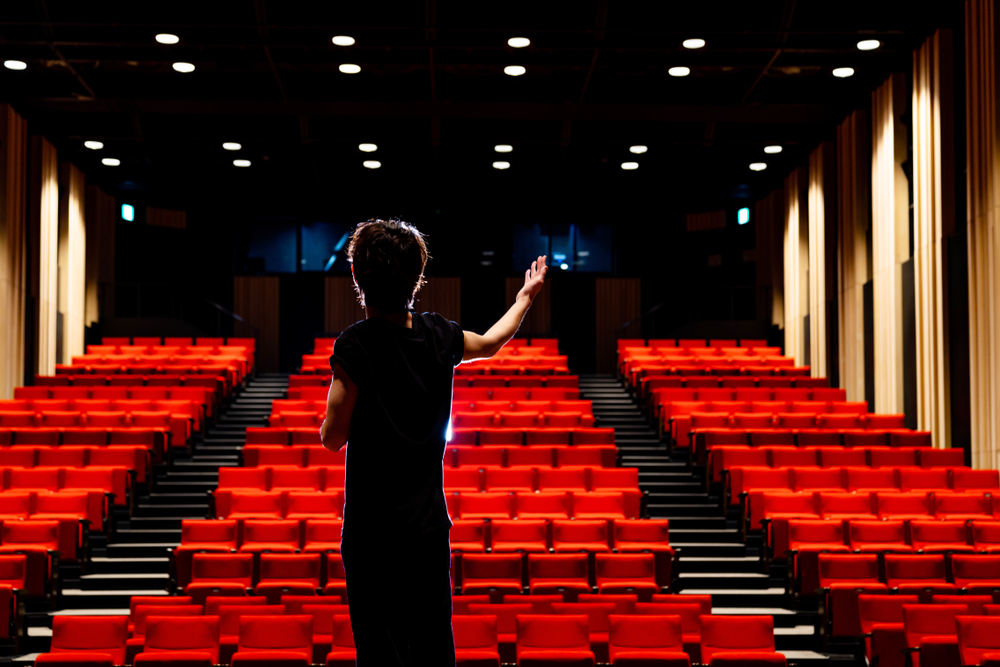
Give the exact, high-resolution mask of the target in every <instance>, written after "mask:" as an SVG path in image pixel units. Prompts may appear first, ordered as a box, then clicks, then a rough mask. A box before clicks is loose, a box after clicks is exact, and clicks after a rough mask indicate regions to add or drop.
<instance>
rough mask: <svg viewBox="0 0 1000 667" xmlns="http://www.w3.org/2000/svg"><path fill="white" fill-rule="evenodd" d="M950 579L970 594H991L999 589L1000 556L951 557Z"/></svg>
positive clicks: (994, 593) (994, 594) (956, 555)
mask: <svg viewBox="0 0 1000 667" xmlns="http://www.w3.org/2000/svg"><path fill="white" fill-rule="evenodd" d="M951 568H952V581H954V582H955V586H957V587H958V588H960V589H962V590H964V591H966V592H967V593H968V594H970V595H977V594H978V595H993V596H994V599H995V598H996V594H997V592H998V591H1000V556H993V555H989V556H987V555H975V556H967V555H959V554H955V555H954V556H952V557H951Z"/></svg>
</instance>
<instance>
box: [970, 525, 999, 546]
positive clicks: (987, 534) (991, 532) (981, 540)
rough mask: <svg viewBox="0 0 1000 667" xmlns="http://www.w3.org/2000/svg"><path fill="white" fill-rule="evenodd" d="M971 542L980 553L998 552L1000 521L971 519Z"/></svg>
mask: <svg viewBox="0 0 1000 667" xmlns="http://www.w3.org/2000/svg"><path fill="white" fill-rule="evenodd" d="M969 525H970V527H971V528H972V544H973V545H974V546H975V547H976V551H978V552H980V553H1000V521H973V522H971V523H970V524H969Z"/></svg>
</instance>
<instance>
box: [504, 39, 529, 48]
mask: <svg viewBox="0 0 1000 667" xmlns="http://www.w3.org/2000/svg"><path fill="white" fill-rule="evenodd" d="M507 46H509V47H511V48H515V49H523V48H524V47H526V46H531V40H530V39H528V38H527V37H511V38H510V39H508V40H507Z"/></svg>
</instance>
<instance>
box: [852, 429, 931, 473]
mask: <svg viewBox="0 0 1000 667" xmlns="http://www.w3.org/2000/svg"><path fill="white" fill-rule="evenodd" d="M852 435H854V434H852ZM856 437H858V438H863V437H866V438H869V439H871V438H876V437H878V438H880V439H884V437H885V436H882V435H880V434H871V433H858V434H856ZM857 446H860V444H859V445H857ZM864 446H865V447H866V449H867V452H868V465H870V466H872V467H873V468H880V467H900V466H915V465H917V450H915V449H910V448H905V449H890V448H889V447H886V446H884V445H883V444H882V443H879V445H869V444H865V445H864Z"/></svg>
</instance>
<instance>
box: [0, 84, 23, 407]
mask: <svg viewBox="0 0 1000 667" xmlns="http://www.w3.org/2000/svg"><path fill="white" fill-rule="evenodd" d="M27 185H28V125H27V123H26V122H25V121H24V119H23V118H21V116H19V115H18V114H17V113H15V112H14V110H13V109H12V108H11V107H10V106H9V105H7V104H0V313H2V314H3V315H2V317H0V399H6V398H14V387H19V386H21V383H22V380H23V378H24V363H25V358H24V357H25V339H24V336H25V334H24V331H25V325H24V322H25V296H26V287H27V270H26V269H27V242H26V241H27V231H28V221H27V207H26V204H27V202H26V201H25V195H26V193H27Z"/></svg>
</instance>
